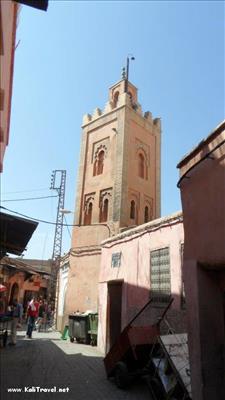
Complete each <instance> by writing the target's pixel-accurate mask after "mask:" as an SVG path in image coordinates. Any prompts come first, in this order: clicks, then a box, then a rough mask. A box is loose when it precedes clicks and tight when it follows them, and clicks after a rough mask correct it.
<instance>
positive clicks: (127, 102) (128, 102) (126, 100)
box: [83, 93, 161, 129]
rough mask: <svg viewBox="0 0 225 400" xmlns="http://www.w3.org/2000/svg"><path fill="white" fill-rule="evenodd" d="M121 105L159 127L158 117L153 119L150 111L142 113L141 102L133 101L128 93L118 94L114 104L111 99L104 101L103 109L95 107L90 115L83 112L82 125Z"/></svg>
mask: <svg viewBox="0 0 225 400" xmlns="http://www.w3.org/2000/svg"><path fill="white" fill-rule="evenodd" d="M123 106H128V107H130V108H132V109H133V110H134V111H135V112H136V113H137V114H138V115H140V116H141V117H143V118H145V119H146V121H147V122H148V123H149V124H150V125H155V126H156V127H157V128H158V129H160V128H161V120H160V118H154V119H153V118H152V114H151V112H150V111H146V112H145V113H143V111H142V107H141V104H140V103H138V102H134V101H133V100H132V98H131V97H130V95H129V93H122V94H120V95H119V98H118V101H117V103H116V104H115V103H114V102H113V101H111V100H109V101H107V102H106V104H105V107H104V109H103V110H101V109H100V108H98V107H97V108H95V110H94V111H93V113H92V115H90V114H85V115H84V116H83V125H87V124H89V123H90V122H93V121H95V120H96V119H97V118H99V117H102V116H104V115H107V114H108V113H110V112H112V111H113V110H116V109H118V108H120V107H123Z"/></svg>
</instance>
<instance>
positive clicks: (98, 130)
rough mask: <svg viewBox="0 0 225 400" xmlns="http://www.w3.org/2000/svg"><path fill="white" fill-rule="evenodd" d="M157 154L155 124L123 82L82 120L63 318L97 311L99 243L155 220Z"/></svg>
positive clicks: (130, 86)
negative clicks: (100, 106)
mask: <svg viewBox="0 0 225 400" xmlns="http://www.w3.org/2000/svg"><path fill="white" fill-rule="evenodd" d="M126 84H127V85H126ZM160 149H161V124H160V119H159V118H156V119H152V116H151V113H150V112H146V113H144V114H143V113H142V110H141V106H140V104H139V103H138V94H137V88H136V87H135V86H134V85H133V84H131V83H130V82H127V80H126V79H125V78H123V79H122V80H121V81H119V82H118V83H116V84H115V85H113V86H112V87H111V88H110V89H109V100H108V102H107V104H106V106H105V109H104V111H101V110H100V109H99V108H96V110H95V111H94V113H93V115H92V116H91V115H89V114H87V115H85V116H84V120H83V126H82V143H81V156H80V166H79V175H78V185H77V197H76V209H75V220H74V223H75V225H78V226H76V227H74V229H73V236H72V246H71V247H72V249H71V252H70V270H69V276H68V289H67V295H66V313H67V314H69V313H71V312H74V311H77V310H79V311H86V310H88V309H92V310H94V311H96V310H97V291H98V290H97V287H98V278H99V271H100V261H101V247H100V243H101V241H102V240H104V239H106V238H107V237H109V236H112V235H114V234H117V233H118V232H120V230H121V229H127V228H129V227H131V226H137V225H140V224H143V223H145V222H148V221H151V220H153V219H155V218H157V217H159V216H160V163H161V161H160V154H161V150H160Z"/></svg>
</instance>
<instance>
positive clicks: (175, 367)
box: [148, 334, 191, 400]
mask: <svg viewBox="0 0 225 400" xmlns="http://www.w3.org/2000/svg"><path fill="white" fill-rule="evenodd" d="M149 371H151V373H150V375H149V380H148V383H149V387H150V391H151V394H152V396H153V399H154V400H159V399H161V400H169V399H171V400H172V399H173V400H190V399H191V381H190V366H189V357H188V346H187V334H169V335H163V336H159V337H158V338H157V341H156V343H155V344H154V346H153V347H152V351H151V354H150V361H149Z"/></svg>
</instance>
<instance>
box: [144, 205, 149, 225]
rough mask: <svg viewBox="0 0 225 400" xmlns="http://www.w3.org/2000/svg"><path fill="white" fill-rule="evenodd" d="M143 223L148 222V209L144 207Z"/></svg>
mask: <svg viewBox="0 0 225 400" xmlns="http://www.w3.org/2000/svg"><path fill="white" fill-rule="evenodd" d="M144 221H145V222H148V221H149V208H148V206H146V207H145V215H144Z"/></svg>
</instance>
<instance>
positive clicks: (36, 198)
mask: <svg viewBox="0 0 225 400" xmlns="http://www.w3.org/2000/svg"><path fill="white" fill-rule="evenodd" d="M50 197H58V195H55V196H42V197H27V198H26V199H5V200H1V202H2V203H4V202H9V201H26V200H41V199H49V198H50Z"/></svg>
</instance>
